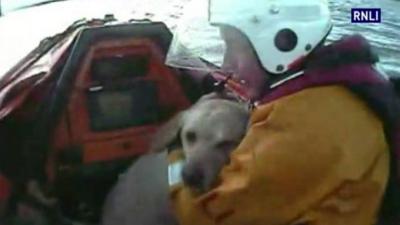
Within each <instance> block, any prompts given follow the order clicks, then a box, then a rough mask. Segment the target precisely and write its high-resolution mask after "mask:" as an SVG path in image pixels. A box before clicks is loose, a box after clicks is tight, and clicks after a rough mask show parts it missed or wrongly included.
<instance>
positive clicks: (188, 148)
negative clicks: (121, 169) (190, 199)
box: [101, 94, 248, 225]
mask: <svg viewBox="0 0 400 225" xmlns="http://www.w3.org/2000/svg"><path fill="white" fill-rule="evenodd" d="M220 97H221V96H219V95H217V94H210V95H207V96H204V97H203V98H201V99H200V100H199V101H198V102H197V103H196V104H194V105H193V106H192V107H191V108H190V109H188V110H186V111H184V112H182V113H179V114H178V115H177V116H175V117H174V118H173V119H172V120H170V121H169V122H167V123H166V124H165V125H164V126H163V127H162V128H161V129H160V130H159V131H158V132H157V134H156V135H155V138H154V141H153V143H152V146H151V151H153V152H154V153H153V154H146V155H144V156H142V157H140V158H139V159H138V160H137V161H135V162H134V163H133V164H132V165H131V167H130V168H129V169H128V170H127V171H126V172H125V173H124V174H122V175H121V176H120V178H119V180H118V182H117V183H116V185H115V186H114V187H113V189H112V190H111V192H110V193H109V194H108V196H107V198H106V200H105V204H104V206H103V214H102V218H101V225H177V224H178V222H177V220H176V218H175V216H174V214H173V213H172V211H171V207H170V199H169V194H170V193H169V190H170V189H169V188H170V186H169V181H168V172H167V171H168V166H169V163H168V160H167V154H168V152H167V151H166V148H167V147H168V146H170V144H172V143H174V142H176V141H178V142H179V143H180V144H181V147H182V149H183V152H184V154H185V156H186V163H185V165H184V167H183V170H182V176H183V181H184V183H186V184H187V185H189V186H191V187H193V188H195V189H198V190H200V191H206V190H208V189H209V188H211V187H212V185H213V184H214V183H215V182H216V180H217V179H218V175H219V172H220V170H221V169H222V167H223V166H224V165H225V164H226V163H227V162H228V161H229V155H230V153H231V151H232V150H233V149H234V148H235V147H236V145H237V144H238V143H239V142H240V140H241V139H242V137H243V135H244V133H245V131H246V127H247V122H248V111H247V109H246V107H245V106H243V105H242V104H239V103H237V102H234V101H230V100H228V98H226V97H225V96H224V98H225V99H219V98H220Z"/></svg>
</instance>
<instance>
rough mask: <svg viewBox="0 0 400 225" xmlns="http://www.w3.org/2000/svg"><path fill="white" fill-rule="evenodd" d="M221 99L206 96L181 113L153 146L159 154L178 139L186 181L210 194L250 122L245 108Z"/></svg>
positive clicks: (215, 96)
mask: <svg viewBox="0 0 400 225" xmlns="http://www.w3.org/2000/svg"><path fill="white" fill-rule="evenodd" d="M220 97H223V96H220V95H218V94H214V93H213V94H209V95H206V96H204V97H202V98H201V99H200V100H199V101H198V102H197V103H196V104H195V105H193V106H192V107H191V108H190V109H188V110H186V111H184V112H182V113H180V114H178V115H177V116H176V117H175V118H173V119H172V120H171V121H170V122H169V123H167V124H166V125H165V126H164V127H162V128H161V129H160V130H159V132H158V133H157V134H156V136H155V138H154V140H153V144H152V147H151V150H152V151H153V152H160V151H163V150H165V149H166V148H167V146H168V145H169V144H171V143H173V142H175V141H176V139H179V142H180V143H181V145H182V149H183V152H184V155H185V158H186V163H185V165H184V168H183V170H182V178H183V181H184V182H185V184H186V185H188V186H190V187H192V188H195V189H197V190H198V191H207V190H209V189H210V188H211V187H212V185H213V184H214V183H215V181H216V180H217V177H218V174H219V172H220V170H221V169H222V167H223V166H224V165H225V164H226V163H227V162H228V161H229V155H230V153H231V151H232V150H233V149H235V147H236V146H237V145H238V144H239V142H240V141H241V139H242V137H243V136H244V134H245V131H246V127H247V123H248V117H249V114H248V110H247V109H246V107H245V106H244V105H241V104H239V103H237V102H234V101H230V100H228V99H221V98H220Z"/></svg>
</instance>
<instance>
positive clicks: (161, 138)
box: [150, 111, 185, 152]
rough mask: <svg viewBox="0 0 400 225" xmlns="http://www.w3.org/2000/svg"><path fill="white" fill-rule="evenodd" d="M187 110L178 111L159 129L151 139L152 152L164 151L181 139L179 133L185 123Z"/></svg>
mask: <svg viewBox="0 0 400 225" xmlns="http://www.w3.org/2000/svg"><path fill="white" fill-rule="evenodd" d="M184 115H185V111H183V112H180V113H178V114H177V115H175V116H174V117H173V118H172V119H171V120H169V121H168V122H166V123H165V124H164V125H163V126H162V127H161V128H159V129H158V130H157V132H156V133H155V135H154V136H153V138H152V140H151V145H150V152H162V151H164V150H166V148H167V147H168V146H169V145H171V144H172V143H174V142H175V141H177V140H179V133H180V130H181V128H182V125H183V120H184Z"/></svg>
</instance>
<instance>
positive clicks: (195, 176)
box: [182, 167, 204, 189]
mask: <svg viewBox="0 0 400 225" xmlns="http://www.w3.org/2000/svg"><path fill="white" fill-rule="evenodd" d="M182 179H183V182H184V183H185V184H186V185H188V186H190V187H193V188H196V189H202V187H203V180H204V173H203V171H201V170H200V169H198V168H195V167H189V168H188V167H186V168H184V169H183V170H182Z"/></svg>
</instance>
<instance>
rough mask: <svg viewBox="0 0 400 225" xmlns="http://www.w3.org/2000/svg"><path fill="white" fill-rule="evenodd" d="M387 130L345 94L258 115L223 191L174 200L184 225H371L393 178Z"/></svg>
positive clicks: (338, 90) (224, 177)
mask: <svg viewBox="0 0 400 225" xmlns="http://www.w3.org/2000/svg"><path fill="white" fill-rule="evenodd" d="M388 152H389V151H388V145H387V143H386V141H385V137H384V132H383V125H382V123H381V121H380V120H379V119H378V118H377V116H376V115H375V114H373V113H372V111H371V110H369V109H368V108H367V106H366V105H365V104H364V103H363V102H362V101H361V100H359V99H358V98H357V97H355V96H354V95H353V94H352V93H350V92H349V91H348V90H347V89H345V88H344V87H340V86H329V87H318V88H310V89H307V90H303V91H301V92H298V93H296V94H293V95H290V96H287V97H284V98H281V99H279V100H277V101H274V102H272V103H269V104H266V105H262V106H260V107H258V108H257V109H255V111H254V112H253V114H252V117H251V126H250V128H249V130H248V132H247V135H246V136H245V138H244V139H243V141H242V142H241V144H240V146H239V147H238V148H237V149H236V150H235V151H234V152H233V154H232V156H231V162H230V164H229V165H227V166H226V167H225V168H224V169H223V171H222V172H221V176H220V178H221V179H220V180H221V181H220V183H219V185H217V187H216V188H215V189H214V190H212V191H210V192H209V193H206V194H203V195H196V194H195V193H192V192H191V190H189V189H188V188H187V187H183V186H180V187H179V188H178V189H175V191H174V192H173V194H171V198H172V201H173V205H174V209H175V212H176V215H177V217H178V219H179V221H180V224H181V225H189V224H190V225H209V224H222V225H247V224H248V225H294V224H300V223H301V222H304V223H309V224H313V225H346V224H348V225H349V224H351V225H372V224H374V222H375V220H376V216H377V215H376V214H377V211H378V209H379V206H380V203H381V198H382V195H383V193H384V190H385V187H386V182H387V178H388V170H389V169H388V167H389V166H388V164H389V162H388V161H389V160H388V158H389V153H388Z"/></svg>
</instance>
